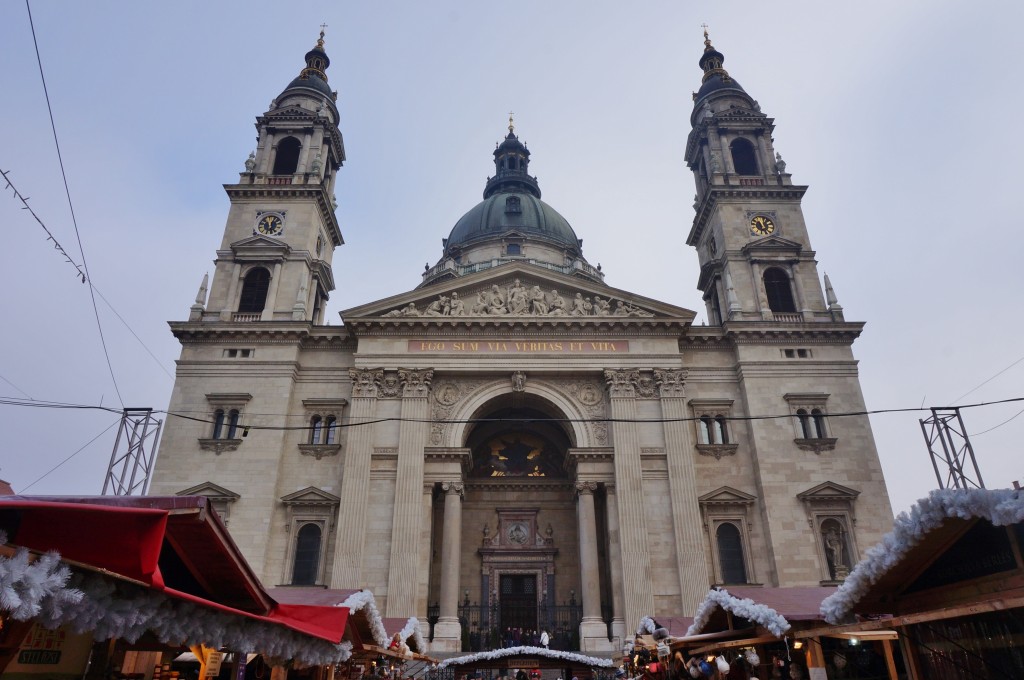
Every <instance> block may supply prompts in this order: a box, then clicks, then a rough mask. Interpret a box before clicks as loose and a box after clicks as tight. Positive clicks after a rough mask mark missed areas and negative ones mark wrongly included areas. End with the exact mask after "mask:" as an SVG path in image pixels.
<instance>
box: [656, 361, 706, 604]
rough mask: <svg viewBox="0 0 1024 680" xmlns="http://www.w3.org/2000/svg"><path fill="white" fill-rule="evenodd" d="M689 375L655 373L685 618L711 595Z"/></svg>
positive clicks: (680, 372) (663, 371)
mask: <svg viewBox="0 0 1024 680" xmlns="http://www.w3.org/2000/svg"><path fill="white" fill-rule="evenodd" d="M685 377H686V372H685V371H682V370H678V369H676V370H655V371H654V380H655V382H656V383H657V385H658V390H659V392H660V394H661V415H662V417H663V418H664V419H665V424H664V428H665V458H666V462H667V463H668V484H669V496H670V502H671V506H672V529H673V534H674V536H673V538H674V539H675V544H676V562H677V563H678V565H679V568H678V572H679V594H680V598H681V600H682V609H681V611H682V614H683V616H692V615H693V613H694V612H695V611H696V608H697V605H699V604H700V603H701V601H702V600H703V599H704V596H705V595H706V594H707V592H708V588H709V587H710V585H711V580H710V579H709V577H708V567H707V560H706V559H705V552H704V548H705V546H704V533H703V531H702V526H703V524H702V522H701V517H700V505H699V504H698V502H697V471H696V469H695V468H694V464H693V442H692V441H691V440H690V426H689V423H687V422H686V421H685V420H684V419H685V418H686V403H685V396H686V395H685V390H684V388H683V383H684V380H685Z"/></svg>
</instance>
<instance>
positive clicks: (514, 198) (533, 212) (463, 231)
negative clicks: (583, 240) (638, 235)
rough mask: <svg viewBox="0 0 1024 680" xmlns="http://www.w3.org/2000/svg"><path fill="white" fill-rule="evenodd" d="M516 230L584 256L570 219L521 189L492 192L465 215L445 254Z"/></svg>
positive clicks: (448, 243) (457, 224)
mask: <svg viewBox="0 0 1024 680" xmlns="http://www.w3.org/2000/svg"><path fill="white" fill-rule="evenodd" d="M512 231H514V232H517V233H520V234H522V235H523V236H524V237H527V238H531V239H536V240H539V241H546V242H548V243H550V244H552V245H555V246H556V247H560V248H565V249H566V250H567V251H568V252H569V253H570V254H572V255H575V256H580V255H581V252H580V241H579V239H578V238H576V232H574V231H573V230H572V227H570V226H569V222H568V221H567V220H566V219H565V218H564V217H562V216H561V215H559V214H558V211H556V210H555V209H554V208H552V207H551V206H550V205H548V204H547V203H545V202H544V201H542V200H540V198H538V197H536V196H534V195H533V194H532V193H525V192H517V191H513V192H508V191H506V192H498V193H494V194H491V195H490V196H488V197H487V198H485V199H484V200H483V201H481V202H480V203H477V204H476V206H474V207H473V208H472V209H471V210H470V211H469V212H467V213H466V214H465V215H463V216H462V218H461V219H460V220H459V221H458V222H456V223H455V227H454V228H453V229H452V232H451V234H449V235H448V238H447V240H446V241H445V249H444V254H445V255H446V256H447V255H449V254H451V251H452V250H453V249H454V248H456V247H459V248H463V247H466V246H468V245H472V244H474V243H476V242H479V241H485V240H490V239H496V238H501V237H502V236H504V235H505V234H507V233H509V232H512Z"/></svg>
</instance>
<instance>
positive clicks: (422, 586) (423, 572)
mask: <svg viewBox="0 0 1024 680" xmlns="http://www.w3.org/2000/svg"><path fill="white" fill-rule="evenodd" d="M421 505H422V510H421V511H420V512H422V513H423V515H422V517H423V522H422V525H421V528H420V568H419V581H418V585H417V592H416V616H418V617H419V619H420V626H421V627H422V626H425V625H426V623H427V606H428V603H427V599H428V596H429V593H430V550H431V546H432V545H433V532H434V517H433V508H434V483H433V482H424V483H423V500H422V501H421ZM428 632H429V631H428ZM426 634H427V633H426V632H425V633H424V635H426Z"/></svg>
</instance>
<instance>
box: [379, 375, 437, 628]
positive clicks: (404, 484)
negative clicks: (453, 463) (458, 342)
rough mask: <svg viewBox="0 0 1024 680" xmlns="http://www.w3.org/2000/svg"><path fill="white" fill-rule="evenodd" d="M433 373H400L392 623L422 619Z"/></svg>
mask: <svg viewBox="0 0 1024 680" xmlns="http://www.w3.org/2000/svg"><path fill="white" fill-rule="evenodd" d="M433 377H434V371H433V370H432V369H422V370H409V369H399V370H398V379H399V380H400V381H401V384H402V422H401V424H400V428H401V429H400V432H399V438H398V471H397V475H396V478H395V510H394V516H393V520H392V524H391V560H390V563H389V567H388V569H389V573H388V599H387V604H386V606H385V614H384V615H385V616H387V617H396V618H397V617H409V616H415V615H416V613H417V612H416V590H417V588H416V567H417V565H418V564H419V552H420V549H419V547H420V543H419V541H420V534H421V531H422V528H423V515H422V510H423V498H422V495H421V489H422V487H423V448H424V447H425V446H426V445H427V435H428V432H429V423H428V422H427V420H428V415H429V413H428V406H427V396H428V395H429V394H430V381H431V380H432V379H433Z"/></svg>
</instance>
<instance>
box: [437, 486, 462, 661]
mask: <svg viewBox="0 0 1024 680" xmlns="http://www.w3.org/2000/svg"><path fill="white" fill-rule="evenodd" d="M441 489H442V490H443V491H444V493H445V496H444V526H443V528H442V534H441V539H442V541H441V607H440V609H441V611H440V612H439V616H438V619H437V624H436V625H435V626H434V646H433V647H432V649H434V650H437V651H441V650H446V651H459V649H460V647H461V645H462V627H461V626H460V625H459V557H460V555H461V554H462V490H463V486H462V482H461V481H458V482H442V483H441Z"/></svg>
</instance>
